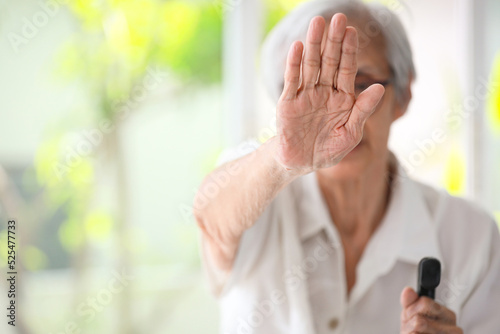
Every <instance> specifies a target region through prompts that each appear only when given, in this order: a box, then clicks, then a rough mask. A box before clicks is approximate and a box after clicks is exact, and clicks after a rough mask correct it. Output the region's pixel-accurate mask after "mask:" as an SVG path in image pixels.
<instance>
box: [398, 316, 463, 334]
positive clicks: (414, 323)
mask: <svg viewBox="0 0 500 334" xmlns="http://www.w3.org/2000/svg"><path fill="white" fill-rule="evenodd" d="M401 332H402V333H424V334H434V333H436V334H445V333H446V334H463V330H462V329H461V328H460V327H457V326H455V325H449V324H445V323H442V322H439V321H437V320H432V319H428V318H425V317H424V316H419V317H414V318H412V319H411V320H409V321H407V322H404V323H403V324H402V325H401Z"/></svg>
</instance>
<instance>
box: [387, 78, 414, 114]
mask: <svg viewBox="0 0 500 334" xmlns="http://www.w3.org/2000/svg"><path fill="white" fill-rule="evenodd" d="M412 82H413V75H410V77H409V78H408V83H407V84H406V90H405V97H404V100H403V101H401V102H400V101H397V102H396V106H395V108H394V118H393V120H392V121H393V122H394V121H395V120H397V119H398V118H400V117H401V116H403V115H404V114H405V113H406V110H407V109H408V105H409V104H410V101H411V98H412V95H411V84H412Z"/></svg>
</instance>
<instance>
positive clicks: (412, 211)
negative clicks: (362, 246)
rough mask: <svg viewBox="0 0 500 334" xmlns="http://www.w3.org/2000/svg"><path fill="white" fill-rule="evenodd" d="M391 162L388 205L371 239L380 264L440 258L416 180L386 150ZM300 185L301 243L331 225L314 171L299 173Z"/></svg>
mask: <svg viewBox="0 0 500 334" xmlns="http://www.w3.org/2000/svg"><path fill="white" fill-rule="evenodd" d="M390 155H391V163H392V164H393V166H394V168H393V173H392V175H393V178H392V191H391V197H390V201H389V205H388V208H387V211H386V213H385V216H384V218H383V221H382V224H381V226H379V228H378V229H377V231H376V232H375V234H374V236H373V237H372V238H376V239H377V240H373V241H374V242H376V243H377V244H378V245H379V247H377V254H378V257H380V260H382V259H383V262H384V263H391V264H393V263H394V262H395V260H396V259H399V260H401V261H404V262H408V263H412V264H418V263H419V262H420V260H421V259H422V258H424V257H435V258H437V259H439V260H440V261H441V263H443V261H442V256H441V253H440V250H439V243H438V238H437V226H436V224H435V222H434V219H433V217H432V215H431V213H430V211H429V208H428V206H427V204H426V201H425V197H424V194H423V193H422V191H421V189H419V186H418V184H417V182H415V181H414V180H412V179H411V178H409V176H408V174H407V173H406V171H405V169H404V167H403V166H402V165H401V163H399V161H398V160H397V158H396V157H395V155H394V154H393V153H392V152H390ZM301 179H302V184H301V187H300V191H301V195H300V196H299V198H300V202H299V210H301V213H302V214H301V216H302V217H303V219H300V220H299V236H300V239H301V241H302V242H303V241H304V240H306V239H307V238H309V237H311V236H314V235H316V234H317V233H319V232H321V230H323V229H324V230H328V228H327V225H328V224H330V225H332V227H333V229H334V230H335V232H337V231H336V228H335V226H334V225H333V223H332V221H331V217H330V212H329V210H328V206H327V204H326V201H325V199H324V198H323V195H322V193H321V190H320V188H319V184H318V179H317V177H316V173H310V174H308V175H305V176H303V177H302V178H301ZM330 236H331V239H332V240H331V243H332V245H333V246H335V247H337V246H339V245H340V244H341V242H340V240H339V237H338V234H337V233H330Z"/></svg>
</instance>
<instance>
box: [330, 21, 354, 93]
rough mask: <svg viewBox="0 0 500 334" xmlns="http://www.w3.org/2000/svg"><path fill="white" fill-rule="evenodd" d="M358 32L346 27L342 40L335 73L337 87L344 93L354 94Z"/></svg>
mask: <svg viewBox="0 0 500 334" xmlns="http://www.w3.org/2000/svg"><path fill="white" fill-rule="evenodd" d="M357 58H358V33H357V32H356V29H354V28H353V27H347V28H346V30H345V35H344V40H343V41H342V53H341V55H340V65H339V70H338V74H337V86H336V87H335V88H337V89H338V90H341V91H343V92H345V93H349V94H354V80H355V79H356V73H357V72H358V59H357Z"/></svg>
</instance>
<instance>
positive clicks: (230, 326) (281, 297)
mask: <svg viewBox="0 0 500 334" xmlns="http://www.w3.org/2000/svg"><path fill="white" fill-rule="evenodd" d="M396 165H397V166H396V170H397V173H396V175H395V176H394V178H393V182H392V191H391V197H390V200H389V206H388V208H387V211H386V213H385V216H384V218H383V221H382V223H381V224H380V225H379V227H378V228H377V230H376V231H375V233H374V235H373V236H372V238H371V239H370V241H369V242H368V244H367V246H366V248H365V250H364V253H363V255H362V258H361V260H360V262H359V263H358V266H357V268H356V283H355V285H354V287H353V288H352V290H351V293H350V295H349V297H348V296H347V286H346V280H345V267H344V254H343V249H342V244H341V241H340V238H339V235H338V233H337V230H336V228H335V225H334V224H333V222H332V220H331V216H330V214H329V211H328V207H327V205H326V202H325V200H324V198H323V197H322V194H321V192H320V188H319V185H318V182H317V178H316V174H315V173H311V174H309V175H306V176H303V177H301V178H299V179H297V180H295V181H294V182H293V183H291V184H290V185H289V186H287V187H286V188H285V189H283V190H282V191H281V192H280V193H279V194H278V196H277V197H276V198H275V199H274V201H273V202H272V203H271V204H270V205H269V206H268V207H267V208H266V209H265V211H264V213H263V214H262V216H261V217H260V218H259V219H258V221H257V222H256V223H255V225H254V226H253V227H252V228H250V229H249V230H247V231H246V232H245V233H244V235H243V237H242V239H241V242H240V245H239V249H238V253H237V256H236V260H235V263H234V266H233V269H232V270H231V272H230V273H223V272H220V271H218V270H217V269H216V268H215V267H214V266H213V265H212V261H211V259H210V254H209V253H208V252H207V251H206V250H205V251H203V249H202V258H203V263H204V268H205V271H206V274H207V276H208V280H209V283H210V285H211V288H212V291H213V293H214V294H215V295H216V296H217V297H218V299H219V304H220V308H221V331H220V332H221V333H223V334H249V333H258V334H277V333H287V334H299V333H300V334H312V333H318V334H327V333H332V334H333V333H350V334H363V333H370V334H373V333H377V334H378V333H384V334H389V333H399V332H400V313H401V306H400V304H399V297H400V294H401V291H402V290H403V288H404V287H405V286H411V287H413V288H414V289H416V284H417V282H416V281H417V266H418V262H419V261H420V260H421V259H422V258H423V257H428V256H431V257H436V258H438V259H439V260H440V261H441V266H442V273H441V284H440V285H439V287H438V288H437V290H436V301H438V302H439V303H441V304H443V305H445V306H446V307H448V308H450V309H451V310H453V311H454V312H455V313H456V315H457V319H458V325H459V326H460V327H461V328H462V329H463V330H464V332H465V333H471V334H498V333H500V235H499V233H498V228H497V226H496V224H495V222H494V219H493V218H492V217H491V216H490V215H489V214H487V213H486V212H485V211H484V210H482V209H480V208H479V207H478V206H476V205H475V204H474V203H472V202H469V201H466V200H464V199H461V198H456V197H452V196H450V195H448V194H447V193H446V192H444V191H438V190H435V189H433V188H431V187H429V186H427V185H424V184H422V183H420V182H417V181H414V180H412V179H410V178H408V176H407V174H406V172H405V171H404V169H403V167H402V166H401V165H400V164H399V163H398V162H397V161H396ZM202 248H203V247H202Z"/></svg>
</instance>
